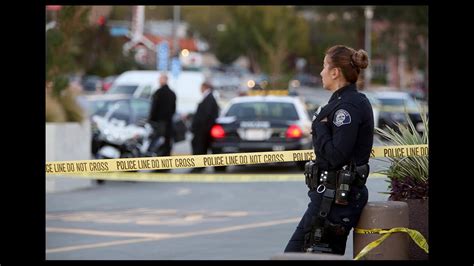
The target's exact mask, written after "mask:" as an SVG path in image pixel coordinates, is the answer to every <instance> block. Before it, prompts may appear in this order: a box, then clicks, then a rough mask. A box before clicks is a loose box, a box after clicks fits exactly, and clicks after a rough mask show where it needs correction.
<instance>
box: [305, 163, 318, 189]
mask: <svg viewBox="0 0 474 266" xmlns="http://www.w3.org/2000/svg"><path fill="white" fill-rule="evenodd" d="M317 176H318V166H317V164H316V162H315V161H309V162H307V163H306V164H305V165H304V177H305V183H306V185H307V186H308V188H309V189H310V190H311V189H314V188H316V187H317V186H318V180H317Z"/></svg>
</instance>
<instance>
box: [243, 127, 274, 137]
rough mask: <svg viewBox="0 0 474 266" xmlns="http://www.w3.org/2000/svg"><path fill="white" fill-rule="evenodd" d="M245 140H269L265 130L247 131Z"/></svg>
mask: <svg viewBox="0 0 474 266" xmlns="http://www.w3.org/2000/svg"><path fill="white" fill-rule="evenodd" d="M244 139H245V140H266V139H268V134H267V131H266V130H263V129H247V130H245V137H244Z"/></svg>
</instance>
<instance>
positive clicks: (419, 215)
mask: <svg viewBox="0 0 474 266" xmlns="http://www.w3.org/2000/svg"><path fill="white" fill-rule="evenodd" d="M389 200H391V199H390V198H389ZM399 201H402V202H406V203H407V204H408V217H409V218H408V220H409V228H410V229H414V230H416V231H418V232H420V233H421V234H422V235H423V236H424V237H425V239H426V241H427V242H428V244H429V234H428V227H429V226H428V213H429V207H428V199H403V200H399ZM408 256H409V259H410V260H428V254H427V253H426V252H425V251H423V250H422V249H421V248H420V247H419V246H418V245H417V244H415V242H413V240H412V239H411V238H410V239H409V243H408Z"/></svg>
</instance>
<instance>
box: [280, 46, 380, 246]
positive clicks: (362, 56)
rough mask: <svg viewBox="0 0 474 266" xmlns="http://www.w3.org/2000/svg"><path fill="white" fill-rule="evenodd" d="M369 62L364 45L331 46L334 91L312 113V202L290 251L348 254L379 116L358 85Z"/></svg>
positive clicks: (326, 82) (326, 73)
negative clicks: (350, 236) (359, 48)
mask: <svg viewBox="0 0 474 266" xmlns="http://www.w3.org/2000/svg"><path fill="white" fill-rule="evenodd" d="M367 65H368V57H367V53H366V52H365V51H363V50H359V51H355V50H354V49H352V48H350V47H347V46H342V45H336V46H333V47H331V48H329V49H328V50H327V51H326V56H325V57H324V69H323V70H322V71H321V77H322V83H323V87H324V88H325V89H326V90H329V91H331V92H332V93H333V94H332V96H331V98H330V99H329V102H328V104H327V105H325V106H324V107H323V108H320V109H318V111H316V113H315V114H314V116H313V124H312V135H313V146H314V152H315V154H316V161H315V162H310V163H307V165H306V170H305V176H306V183H307V185H308V187H309V189H310V191H309V192H308V196H309V197H310V199H311V202H310V203H309V204H308V209H307V210H306V212H305V214H304V216H303V218H302V219H301V221H300V223H299V224H298V226H297V227H296V231H295V232H294V234H293V236H292V237H291V239H290V241H289V242H288V244H287V246H286V248H285V252H323V253H334V254H340V255H344V253H345V248H346V242H347V236H348V235H349V232H350V230H351V229H352V228H353V227H354V226H355V225H356V224H357V222H358V220H359V217H360V214H361V212H362V209H363V208H364V206H365V204H366V203H367V200H368V192H367V188H366V186H365V181H366V178H367V175H368V172H369V167H368V162H369V156H370V153H371V149H372V144H373V132H374V120H373V113H372V107H371V105H370V103H369V101H368V99H367V98H366V97H365V95H364V94H362V93H359V92H358V91H357V89H356V85H355V83H356V81H357V79H358V76H359V73H360V70H361V69H365V68H366V67H367Z"/></svg>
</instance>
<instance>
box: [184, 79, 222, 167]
mask: <svg viewBox="0 0 474 266" xmlns="http://www.w3.org/2000/svg"><path fill="white" fill-rule="evenodd" d="M201 92H202V94H203V100H202V101H201V102H200V103H199V105H198V108H197V110H196V113H195V114H194V117H193V122H192V124H191V132H192V133H193V135H194V137H193V140H192V141H191V145H192V148H193V154H207V150H208V149H209V146H210V144H211V128H212V126H213V125H214V123H215V121H216V118H217V116H218V115H219V106H218V105H217V102H216V99H215V98H214V95H213V94H212V87H211V85H210V84H209V83H207V82H204V83H203V84H202V85H201ZM202 170H204V168H194V169H192V170H191V172H201V171H202Z"/></svg>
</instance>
